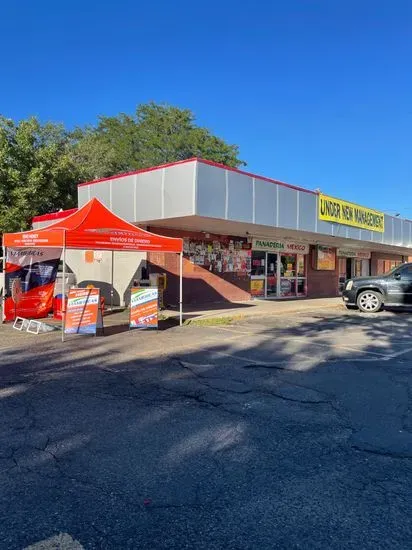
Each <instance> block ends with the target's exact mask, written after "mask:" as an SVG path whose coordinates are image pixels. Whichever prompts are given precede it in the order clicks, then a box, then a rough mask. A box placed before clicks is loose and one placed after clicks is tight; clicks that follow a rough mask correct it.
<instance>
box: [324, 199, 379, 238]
mask: <svg viewBox="0 0 412 550" xmlns="http://www.w3.org/2000/svg"><path fill="white" fill-rule="evenodd" d="M319 219H320V220H324V221H326V222H335V223H342V224H344V225H351V226H352V227H359V228H360V229H368V230H369V231H377V232H379V233H383V232H384V229H385V216H384V214H383V213H382V212H377V211H376V210H371V209H370V208H364V207H363V206H358V205H357V204H353V203H352V202H346V201H342V200H340V199H335V198H333V197H328V196H327V195H319Z"/></svg>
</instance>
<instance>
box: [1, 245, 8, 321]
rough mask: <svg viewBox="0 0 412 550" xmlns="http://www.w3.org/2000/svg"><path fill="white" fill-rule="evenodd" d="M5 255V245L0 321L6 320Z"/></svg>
mask: <svg viewBox="0 0 412 550" xmlns="http://www.w3.org/2000/svg"><path fill="white" fill-rule="evenodd" d="M6 257H7V247H6V246H3V296H2V298H1V301H2V304H1V322H2V323H4V322H5V321H6V314H5V311H4V307H5V305H6Z"/></svg>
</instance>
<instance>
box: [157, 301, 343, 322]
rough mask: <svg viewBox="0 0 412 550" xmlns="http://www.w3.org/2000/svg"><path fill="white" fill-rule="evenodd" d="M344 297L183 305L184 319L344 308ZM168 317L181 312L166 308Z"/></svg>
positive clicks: (211, 318)
mask: <svg viewBox="0 0 412 550" xmlns="http://www.w3.org/2000/svg"><path fill="white" fill-rule="evenodd" d="M343 307H344V306H343V302H342V298H340V297H339V298H312V299H302V300H299V299H298V300H284V301H283V300H251V301H248V302H232V303H228V304H224V305H223V304H209V305H205V306H186V307H183V319H184V321H187V322H190V321H203V320H209V319H210V320H211V321H212V320H213V319H227V320H228V321H229V320H230V319H233V320H237V319H245V318H253V317H268V316H273V315H289V314H291V313H299V312H309V311H317V310H324V309H331V308H336V309H342V308H343ZM162 313H163V315H164V316H165V317H168V318H176V319H177V318H178V317H179V312H177V311H176V310H174V309H173V310H172V309H167V310H164V311H163V312H162Z"/></svg>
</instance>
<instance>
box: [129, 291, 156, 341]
mask: <svg viewBox="0 0 412 550" xmlns="http://www.w3.org/2000/svg"><path fill="white" fill-rule="evenodd" d="M136 328H139V329H142V330H147V329H156V330H159V289H158V288H155V287H142V288H139V287H135V288H131V289H130V322H129V330H131V329H136Z"/></svg>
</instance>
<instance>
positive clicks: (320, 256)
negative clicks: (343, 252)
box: [315, 245, 336, 271]
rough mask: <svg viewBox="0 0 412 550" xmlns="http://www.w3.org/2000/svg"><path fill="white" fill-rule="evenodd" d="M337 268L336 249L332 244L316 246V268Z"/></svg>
mask: <svg viewBox="0 0 412 550" xmlns="http://www.w3.org/2000/svg"><path fill="white" fill-rule="evenodd" d="M335 268H336V251H335V249H334V248H331V247H330V246H320V245H318V246H317V247H316V254H315V269H316V270H318V271H334V270H335Z"/></svg>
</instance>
